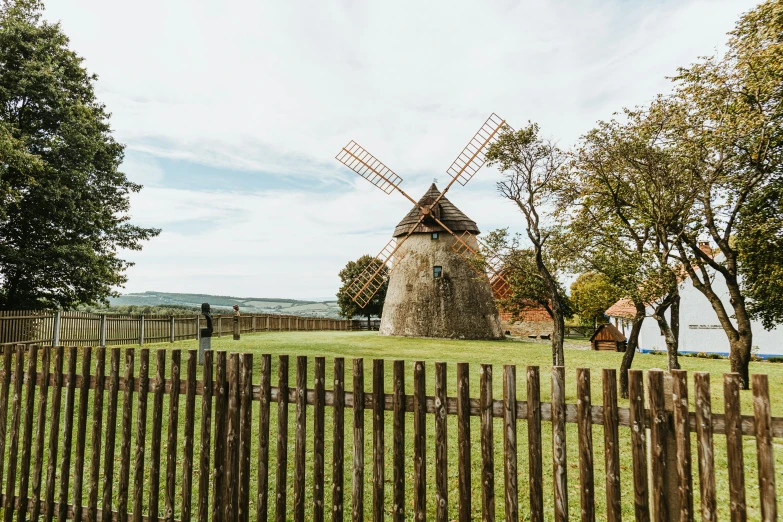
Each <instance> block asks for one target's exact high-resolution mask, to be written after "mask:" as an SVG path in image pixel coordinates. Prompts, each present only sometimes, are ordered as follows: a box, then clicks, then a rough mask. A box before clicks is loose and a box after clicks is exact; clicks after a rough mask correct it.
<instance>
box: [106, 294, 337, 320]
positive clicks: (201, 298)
mask: <svg viewBox="0 0 783 522" xmlns="http://www.w3.org/2000/svg"><path fill="white" fill-rule="evenodd" d="M201 303H209V304H210V305H211V306H212V309H213V310H214V311H216V312H223V311H228V310H229V309H231V307H232V306H233V305H235V304H238V305H239V308H240V311H241V312H245V313H259V314H262V313H264V314H293V315H304V316H312V317H333V318H337V317H338V314H337V312H338V311H339V308H338V307H337V301H336V300H335V301H325V302H316V301H303V300H299V299H284V298H277V297H274V298H270V297H236V296H227V295H209V294H180V293H171V292H155V291H150V292H143V293H137V294H124V295H121V296H119V297H112V298H110V299H109V304H110V305H111V306H113V307H120V306H137V307H139V306H160V307H171V306H174V307H187V308H198V307H200V306H201Z"/></svg>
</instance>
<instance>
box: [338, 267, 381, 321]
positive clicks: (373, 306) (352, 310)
mask: <svg viewBox="0 0 783 522" xmlns="http://www.w3.org/2000/svg"><path fill="white" fill-rule="evenodd" d="M377 263H378V262H377V261H376V260H375V258H374V257H372V256H370V255H364V256H362V257H360V258H359V259H357V260H356V261H348V264H346V265H345V268H343V269H342V270H340V274H339V275H340V281H341V282H342V286H341V287H340V290H339V291H338V292H337V305H338V306H339V307H340V315H341V316H343V317H345V318H348V319H350V318H352V317H357V316H358V317H366V318H367V325H368V327H369V325H370V318H371V317H372V316H376V317H380V316H381V314H382V313H383V302H384V301H385V300H386V289H387V288H388V287H389V283H388V281H386V282H384V283H383V284H382V285H381V287H380V288H379V289H378V292H376V294H375V295H374V296H373V298H372V299H370V302H369V303H367V305H366V306H364V307H360V306H359V305H358V304H357V303H356V301H354V300H353V299H352V296H351V293H349V292H348V289H349V288H351V284H352V283H353V282H354V281H356V278H358V277H359V275H361V273H362V272H363V271H364V270H365V269H366V268H367V267H368V266H369V265H370V264H373V266H375V264H377ZM383 269H384V270H386V268H385V267H384V268H383Z"/></svg>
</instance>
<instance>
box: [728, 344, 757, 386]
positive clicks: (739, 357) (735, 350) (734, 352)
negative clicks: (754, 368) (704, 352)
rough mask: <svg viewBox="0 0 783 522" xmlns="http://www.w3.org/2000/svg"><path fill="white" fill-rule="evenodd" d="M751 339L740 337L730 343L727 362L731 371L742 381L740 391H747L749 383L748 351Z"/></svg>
mask: <svg viewBox="0 0 783 522" xmlns="http://www.w3.org/2000/svg"><path fill="white" fill-rule="evenodd" d="M751 342H752V338H751V337H750V336H747V337H745V338H742V337H740V338H739V339H737V340H736V341H734V342H732V343H730V345H729V346H730V349H731V351H730V352H729V362H730V363H731V371H732V372H736V373H738V374H739V375H740V379H742V389H743V390H747V389H748V387H749V386H748V383H749V382H750V368H749V366H750V349H751Z"/></svg>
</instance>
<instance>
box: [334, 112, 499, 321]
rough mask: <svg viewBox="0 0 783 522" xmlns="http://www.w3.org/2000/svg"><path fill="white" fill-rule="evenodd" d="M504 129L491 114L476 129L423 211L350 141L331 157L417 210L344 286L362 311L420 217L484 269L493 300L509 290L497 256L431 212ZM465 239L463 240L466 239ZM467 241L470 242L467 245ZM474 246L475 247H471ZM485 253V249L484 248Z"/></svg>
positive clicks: (383, 167)
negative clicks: (407, 224) (401, 232)
mask: <svg viewBox="0 0 783 522" xmlns="http://www.w3.org/2000/svg"><path fill="white" fill-rule="evenodd" d="M504 127H505V128H508V126H507V124H506V122H505V120H503V119H502V118H501V117H500V116H498V115H497V114H495V113H492V114H491V115H490V116H489V118H487V121H485V122H484V124H483V125H482V126H481V128H479V130H478V132H476V134H475V135H474V136H473V138H471V140H470V141H469V142H468V144H467V145H466V146H465V148H464V149H463V150H462V152H461V153H460V154H459V155H458V156H457V159H456V160H454V162H453V163H452V164H451V166H450V167H449V168H448V169H447V172H448V174H449V175H450V176H451V178H452V179H451V181H450V182H449V184H448V185H447V186H446V187H445V188H444V190H443V191H442V192H441V193H440V195H439V196H438V197H437V198H436V199H435V200H434V201H433V202H432V203H431V204H428V205H427V207H426V208H423V207H422V206H421V205H420V204H419V202H418V201H416V200H415V199H413V198H411V197H410V196H409V195H408V194H407V193H405V191H404V190H402V188H400V183H402V178H401V177H400V176H398V175H397V174H396V173H395V172H394V171H393V170H391V169H390V168H389V167H387V166H386V165H384V164H383V162H381V161H380V160H379V159H377V158H376V157H375V156H373V155H372V154H370V153H369V152H368V151H367V150H366V149H365V148H364V147H362V146H361V145H359V144H358V143H356V142H355V141H353V140H351V141H350V142H349V143H348V145H346V146H345V147H343V148H342V149H341V150H340V152H339V153H338V154H337V156H335V158H336V159H337V160H338V161H339V162H341V163H342V164H344V165H345V166H347V167H348V168H350V169H351V170H353V171H354V172H356V173H357V174H359V175H360V176H361V177H363V178H364V179H366V180H367V181H369V182H370V183H372V184H373V185H375V186H376V187H378V188H379V189H381V190H382V191H383V192H384V193H386V194H391V193H392V192H394V191H395V190H397V191H398V192H399V193H400V194H402V195H403V196H404V197H405V198H407V199H408V200H410V201H411V202H412V203H413V204H414V205H415V206H417V207H418V208H419V209H420V211H421V217H420V218H419V220H418V222H417V223H415V224H414V225H413V226H412V227H411V228H410V229H409V231H408V233H407V234H406V235H405V237H403V238H401V239H400V240H397V239H392V240H391V241H389V243H388V244H387V245H386V246H385V247H384V248H383V250H381V253H380V254H378V256H376V258H375V259H373V261H372V262H371V263H370V264H369V265H367V267H366V268H365V269H364V271H362V273H361V274H359V276H358V277H357V278H356V279H355V280H354V281H353V282H352V283H351V285H350V286H349V287H348V290H347V293H348V295H349V296H350V297H351V299H353V300H354V301H355V302H356V303H357V304H358V305H359V306H360V307H362V308H364V307H365V306H367V304H368V303H369V302H370V300H371V299H372V298H373V296H374V295H375V294H376V293H377V292H378V290H379V289H380V288H381V286H382V285H383V283H385V282H386V281H387V280H388V279H389V275H390V274H391V272H392V270H393V269H394V267H395V266H396V264H397V263H399V262H400V260H401V259H402V258H403V257H405V251H404V250H402V249H401V245H402V243H404V242H405V240H406V239H408V237H410V235H411V234H412V233H413V232H414V231H415V230H416V228H417V227H418V226H419V225H420V224H421V223H422V222H423V221H424V218H425V217H427V216H430V217H431V218H433V219H434V220H435V221H436V222H437V223H438V224H440V225H441V226H442V227H443V228H444V230H446V231H447V232H448V233H450V234H451V235H452V236H454V238H455V239H456V242H455V244H454V247H453V248H454V250H455V251H456V252H457V253H459V254H460V255H461V256H462V257H464V258H465V259H466V260H467V261H468V262H469V264H470V265H471V267H472V268H473V269H474V270H476V271H477V272H479V273H481V272H480V271H479V269H478V268H477V265H483V266H485V268H486V271H485V272H484V274H485V275H487V276H488V277H489V282H490V286H491V287H492V290H493V293H494V295H495V296H496V297H499V298H501V299H502V298H503V297H505V296H506V295H508V293H509V292H510V287H509V284H508V282H507V281H506V279H505V278H504V277H503V275H502V264H500V260H499V259H498V258H497V256H486V255H484V254H482V253H481V252H480V251H479V250H480V249H479V246H478V243H477V242H476V238H475V236H472V235H471V234H469V233H467V232H466V233H465V234H463V235H462V236H461V237H459V236H457V235H456V234H455V233H454V232H452V231H451V230H450V229H449V228H448V227H447V226H446V225H445V224H444V223H443V222H441V221H440V219H439V218H438V217H437V215H433V214H432V212H431V211H432V210H433V209H435V208H436V207H437V205H438V202H439V201H440V200H441V199H442V198H443V197H444V195H445V194H446V192H448V190H449V189H450V188H451V186H452V185H453V184H454V183H455V182H456V183H459V184H460V185H462V186H465V184H467V183H468V182H469V181H470V180H471V179H472V178H473V176H475V175H476V173H477V172H478V171H479V169H481V167H482V166H483V165H484V163H485V162H486V149H487V147H488V146H489V145H490V144H492V143H494V142H495V141H497V139H498V137H499V133H500V131H501V129H503V128H504ZM466 234H467V236H469V237H467V236H466ZM468 242H472V243H471V244H468ZM471 245H475V246H471ZM485 251H486V249H485Z"/></svg>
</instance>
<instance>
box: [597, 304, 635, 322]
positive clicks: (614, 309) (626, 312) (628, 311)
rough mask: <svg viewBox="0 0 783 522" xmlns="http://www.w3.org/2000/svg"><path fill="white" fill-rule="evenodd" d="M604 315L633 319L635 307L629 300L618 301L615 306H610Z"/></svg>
mask: <svg viewBox="0 0 783 522" xmlns="http://www.w3.org/2000/svg"><path fill="white" fill-rule="evenodd" d="M604 313H605V314H606V315H608V316H609V317H622V318H624V319H633V317H634V316H635V315H636V307H635V306H634V304H633V301H631V300H630V299H620V300H619V301H617V302H616V303H615V304H613V305H612V306H610V307H609V309H608V310H606V312H604Z"/></svg>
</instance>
